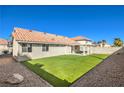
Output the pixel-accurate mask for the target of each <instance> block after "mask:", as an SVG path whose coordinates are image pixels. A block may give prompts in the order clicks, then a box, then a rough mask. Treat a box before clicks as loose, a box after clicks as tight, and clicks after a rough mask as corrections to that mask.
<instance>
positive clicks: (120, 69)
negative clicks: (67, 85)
mask: <svg viewBox="0 0 124 93" xmlns="http://www.w3.org/2000/svg"><path fill="white" fill-rule="evenodd" d="M122 86H123V87H124V48H123V49H121V50H119V51H117V52H116V53H114V54H113V55H111V56H110V57H108V58H107V59H105V60H104V61H103V62H102V63H100V64H99V65H97V66H96V67H95V68H94V69H92V70H91V71H89V72H88V73H87V74H85V75H84V76H82V77H81V78H80V79H79V80H77V81H76V82H75V83H74V84H72V85H71V87H122Z"/></svg>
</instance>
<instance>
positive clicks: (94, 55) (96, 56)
mask: <svg viewBox="0 0 124 93" xmlns="http://www.w3.org/2000/svg"><path fill="white" fill-rule="evenodd" d="M90 56H91V57H95V58H98V59H101V60H104V58H101V57H98V56H95V55H90Z"/></svg>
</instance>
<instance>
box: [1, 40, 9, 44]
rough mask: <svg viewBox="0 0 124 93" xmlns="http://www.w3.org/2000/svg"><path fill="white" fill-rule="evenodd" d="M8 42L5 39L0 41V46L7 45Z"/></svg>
mask: <svg viewBox="0 0 124 93" xmlns="http://www.w3.org/2000/svg"><path fill="white" fill-rule="evenodd" d="M7 44H8V41H7V40H5V39H0V45H7Z"/></svg>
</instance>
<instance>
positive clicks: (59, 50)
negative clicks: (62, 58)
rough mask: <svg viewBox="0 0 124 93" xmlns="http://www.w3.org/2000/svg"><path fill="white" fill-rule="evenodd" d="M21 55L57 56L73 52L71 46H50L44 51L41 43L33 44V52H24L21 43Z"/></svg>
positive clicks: (35, 56)
mask: <svg viewBox="0 0 124 93" xmlns="http://www.w3.org/2000/svg"><path fill="white" fill-rule="evenodd" d="M18 51H19V55H20V56H24V55H25V56H28V57H30V58H32V59H36V58H43V57H49V56H57V55H64V54H70V53H71V46H54V45H50V46H49V51H42V45H41V44H32V52H30V53H29V52H22V48H21V46H20V45H19V50H18Z"/></svg>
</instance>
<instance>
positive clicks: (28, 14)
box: [0, 6, 124, 44]
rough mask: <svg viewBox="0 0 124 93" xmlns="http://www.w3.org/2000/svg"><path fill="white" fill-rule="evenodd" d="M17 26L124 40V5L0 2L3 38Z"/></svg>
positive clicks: (71, 34) (111, 40) (110, 40)
mask: <svg viewBox="0 0 124 93" xmlns="http://www.w3.org/2000/svg"><path fill="white" fill-rule="evenodd" d="M14 27H19V28H25V29H30V30H38V31H42V32H48V33H53V34H58V35H63V36H67V37H70V38H72V37H76V36H85V37H88V38H90V39H91V40H92V41H100V40H106V41H107V42H108V43H109V44H112V43H113V40H114V38H121V39H122V40H124V6H0V38H5V39H10V36H11V33H12V31H13V28H14Z"/></svg>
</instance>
